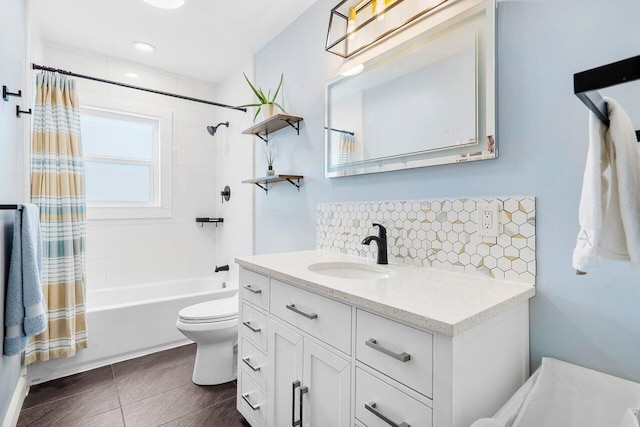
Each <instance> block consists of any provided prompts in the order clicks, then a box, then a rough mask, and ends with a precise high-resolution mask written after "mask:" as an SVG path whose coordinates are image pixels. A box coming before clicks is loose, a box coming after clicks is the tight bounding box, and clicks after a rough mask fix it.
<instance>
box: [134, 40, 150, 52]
mask: <svg viewBox="0 0 640 427" xmlns="http://www.w3.org/2000/svg"><path fill="white" fill-rule="evenodd" d="M131 44H132V45H133V47H135V48H136V49H138V50H139V51H140V52H146V53H151V52H155V51H156V47H155V46H154V45H152V44H149V43H147V42H143V41H139V40H137V41H134V42H131Z"/></svg>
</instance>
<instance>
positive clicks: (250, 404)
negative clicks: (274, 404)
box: [242, 393, 260, 411]
mask: <svg viewBox="0 0 640 427" xmlns="http://www.w3.org/2000/svg"><path fill="white" fill-rule="evenodd" d="M242 399H243V400H244V401H245V402H247V405H249V407H250V408H251V409H253V410H254V411H257V410H258V409H260V405H254V404H253V403H251V401H250V400H249V393H243V394H242Z"/></svg>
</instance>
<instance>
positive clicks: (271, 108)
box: [240, 73, 286, 121]
mask: <svg viewBox="0 0 640 427" xmlns="http://www.w3.org/2000/svg"><path fill="white" fill-rule="evenodd" d="M242 75H244V79H245V80H246V81H247V83H249V87H251V90H252V91H253V93H254V94H255V95H256V97H257V98H258V101H260V103H259V104H246V105H240V107H258V109H257V110H256V114H255V115H254V116H253V120H254V121H255V120H256V117H258V114H259V113H260V111H262V116H263V117H264V118H265V120H266V119H268V118H271V117H273V116H275V115H276V113H277V108H279V109H281V110H282V112H283V113H286V111H285V110H284V108H282V105H280V104H278V103H277V102H276V99H277V98H278V93H280V88H281V87H282V80H283V79H284V74H281V75H280V84H278V88H277V89H276V92H275V93H274V94H273V97H272V96H271V89H269V91H268V92H267V94H266V95H265V93H264V91H263V90H262V88H256V87H255V86H254V85H253V83H251V81H249V78H248V77H247V75H246V74H245V73H242Z"/></svg>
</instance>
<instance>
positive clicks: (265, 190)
mask: <svg viewBox="0 0 640 427" xmlns="http://www.w3.org/2000/svg"><path fill="white" fill-rule="evenodd" d="M255 184H256V185H257V186H258V187H260V188H262V189H263V190H264V192H265V193H267V194H269V184H266V183H265V184H264V187H263V186H262V185H260V184H259V183H257V182H256V183H255Z"/></svg>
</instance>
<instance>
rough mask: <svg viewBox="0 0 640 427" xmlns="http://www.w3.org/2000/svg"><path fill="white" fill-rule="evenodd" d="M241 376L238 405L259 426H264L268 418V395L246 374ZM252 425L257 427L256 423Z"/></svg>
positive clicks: (243, 373)
mask: <svg viewBox="0 0 640 427" xmlns="http://www.w3.org/2000/svg"><path fill="white" fill-rule="evenodd" d="M240 375H241V377H240V383H239V386H240V396H239V399H238V405H239V406H240V407H241V408H242V409H243V410H244V412H245V413H247V414H249V416H250V417H251V418H253V420H254V421H255V422H256V423H258V426H264V425H265V422H264V420H265V418H266V416H267V394H266V393H265V392H264V391H263V390H262V389H261V388H260V387H258V385H257V384H256V383H255V382H253V380H252V379H251V378H249V376H248V375H247V373H246V372H244V371H241V372H240ZM251 425H252V426H253V427H256V426H255V425H254V423H252V424H251Z"/></svg>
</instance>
